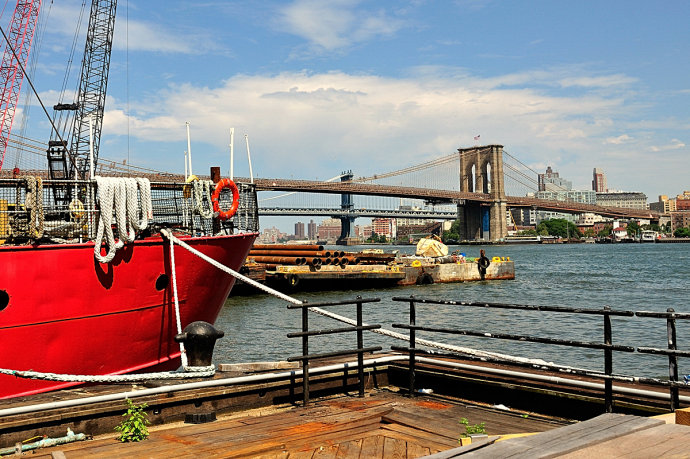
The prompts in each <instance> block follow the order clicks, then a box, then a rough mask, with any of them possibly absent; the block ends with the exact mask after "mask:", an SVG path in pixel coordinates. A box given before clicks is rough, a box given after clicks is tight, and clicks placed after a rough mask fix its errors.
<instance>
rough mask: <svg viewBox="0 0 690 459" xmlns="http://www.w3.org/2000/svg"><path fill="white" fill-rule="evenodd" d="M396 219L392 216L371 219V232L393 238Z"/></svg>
mask: <svg viewBox="0 0 690 459" xmlns="http://www.w3.org/2000/svg"><path fill="white" fill-rule="evenodd" d="M395 223H396V221H395V219H393V218H374V219H372V220H371V232H372V234H374V233H375V234H378V235H379V236H386V237H387V238H389V239H393V238H395V235H396V234H395V233H396V231H395V228H396V225H395Z"/></svg>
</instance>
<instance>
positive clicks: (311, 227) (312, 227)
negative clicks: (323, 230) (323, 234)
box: [307, 220, 316, 241]
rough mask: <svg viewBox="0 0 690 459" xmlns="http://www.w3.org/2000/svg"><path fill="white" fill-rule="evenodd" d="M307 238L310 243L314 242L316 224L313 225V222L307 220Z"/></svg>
mask: <svg viewBox="0 0 690 459" xmlns="http://www.w3.org/2000/svg"><path fill="white" fill-rule="evenodd" d="M307 238H308V239H309V240H310V241H315V240H316V223H314V220H309V223H308V224H307Z"/></svg>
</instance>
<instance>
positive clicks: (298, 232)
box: [295, 222, 304, 239]
mask: <svg viewBox="0 0 690 459" xmlns="http://www.w3.org/2000/svg"><path fill="white" fill-rule="evenodd" d="M295 239H304V223H302V222H297V223H295Z"/></svg>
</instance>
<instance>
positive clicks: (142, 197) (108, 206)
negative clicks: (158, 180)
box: [93, 177, 153, 263]
mask: <svg viewBox="0 0 690 459" xmlns="http://www.w3.org/2000/svg"><path fill="white" fill-rule="evenodd" d="M96 184H97V185H98V204H99V207H100V214H99V218H98V229H97V230H96V239H95V241H94V242H95V246H94V249H93V253H94V257H96V260H98V261H99V262H101V263H109V262H110V261H112V259H113V258H114V257H115V252H116V251H117V250H118V249H120V248H122V247H124V245H125V242H132V241H134V238H135V237H136V231H141V230H144V229H146V227H147V226H148V221H149V219H151V218H152V217H153V211H152V209H153V206H152V204H151V182H150V181H149V180H148V179H146V178H136V179H134V178H127V177H96ZM137 190H138V193H137ZM113 209H114V210H115V218H116V220H117V233H118V241H117V242H115V235H114V233H113V227H112V223H113ZM104 236H105V244H106V247H107V248H108V251H107V253H106V254H105V256H103V255H101V243H102V242H103V237H104Z"/></svg>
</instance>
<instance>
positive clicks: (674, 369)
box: [666, 308, 680, 411]
mask: <svg viewBox="0 0 690 459" xmlns="http://www.w3.org/2000/svg"><path fill="white" fill-rule="evenodd" d="M666 312H668V313H669V316H668V317H667V318H666V334H667V335H668V349H669V350H671V351H675V350H676V349H677V348H676V318H675V316H674V315H673V313H674V312H675V310H674V309H673V308H668V309H667V310H666ZM668 376H669V379H670V380H671V382H674V383H675V382H678V356H677V355H676V354H675V353H674V352H672V353H670V354H669V355H668ZM669 391H670V397H671V411H676V408H678V407H679V406H680V398H679V396H678V386H676V385H672V386H671V387H670V389H669Z"/></svg>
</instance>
